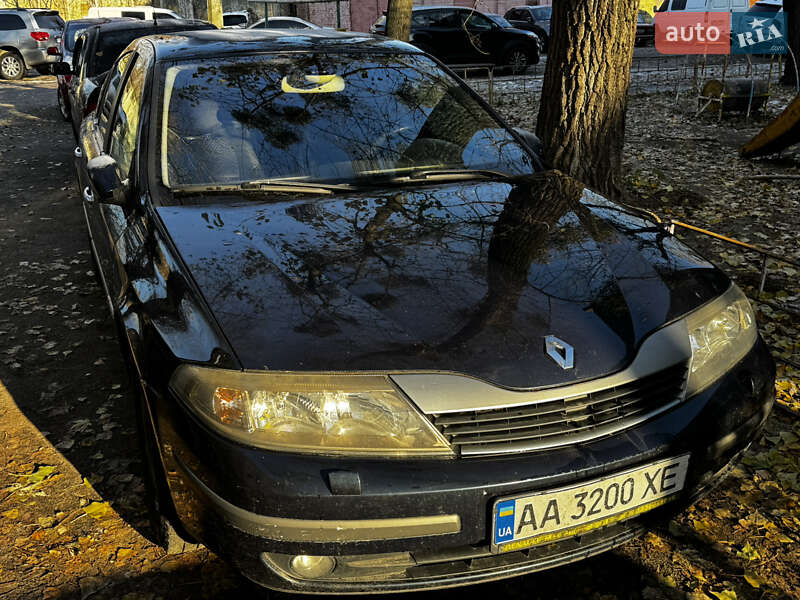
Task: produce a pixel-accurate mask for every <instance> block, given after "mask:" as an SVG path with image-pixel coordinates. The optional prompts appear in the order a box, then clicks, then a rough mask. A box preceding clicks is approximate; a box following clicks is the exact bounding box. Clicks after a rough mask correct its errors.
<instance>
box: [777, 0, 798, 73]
mask: <svg viewBox="0 0 800 600" xmlns="http://www.w3.org/2000/svg"><path fill="white" fill-rule="evenodd" d="M783 11H784V12H785V13H786V42H787V43H788V44H789V50H790V52H788V53H787V55H786V67H785V69H784V71H783V78H782V79H781V83H783V84H785V85H797V70H798V69H800V66H798V63H797V61H800V2H798V1H797V0H783Z"/></svg>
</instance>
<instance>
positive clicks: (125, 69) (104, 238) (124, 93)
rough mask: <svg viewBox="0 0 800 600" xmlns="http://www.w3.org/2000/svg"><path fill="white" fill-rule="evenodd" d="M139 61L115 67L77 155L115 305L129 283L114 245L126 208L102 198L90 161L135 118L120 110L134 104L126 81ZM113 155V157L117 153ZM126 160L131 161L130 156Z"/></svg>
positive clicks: (131, 57)
mask: <svg viewBox="0 0 800 600" xmlns="http://www.w3.org/2000/svg"><path fill="white" fill-rule="evenodd" d="M137 62H138V61H137V56H136V55H135V54H133V53H131V52H127V53H125V54H123V55H122V56H121V57H120V58H119V59H118V60H117V62H116V63H115V64H114V66H113V67H112V70H111V73H110V74H109V76H108V78H107V79H106V82H105V84H104V86H103V90H102V92H101V93H100V99H99V102H98V104H97V109H96V110H95V111H94V112H93V113H91V114H90V115H89V116H87V118H86V120H85V122H84V123H83V124H82V125H81V128H80V143H79V146H78V148H77V149H76V157H75V158H76V162H77V164H76V172H77V173H78V178H79V181H78V183H79V186H80V189H81V196H82V200H83V211H84V215H85V218H86V224H87V227H88V230H89V236H90V240H91V246H92V252H93V253H94V257H95V260H96V261H97V266H98V267H99V269H100V278H101V280H102V283H103V287H104V288H105V292H106V295H107V296H108V299H109V302H110V303H111V304H112V306H114V305H115V304H116V302H117V301H118V300H119V298H120V294H121V293H122V291H123V289H124V287H125V282H126V278H125V274H124V271H123V270H122V269H121V268H120V264H119V261H118V259H117V258H116V256H115V252H114V245H115V243H116V241H117V240H118V239H119V238H120V236H121V235H122V232H123V231H124V230H125V219H126V217H125V210H124V208H123V207H122V206H119V205H116V204H111V203H108V202H101V201H100V200H99V199H100V192H99V190H98V189H96V187H95V186H94V184H93V182H92V181H91V179H90V177H89V174H88V170H87V162H88V161H89V160H91V159H93V158H95V157H98V156H100V155H102V154H110V152H109V150H110V145H111V141H112V139H113V138H114V137H115V136H119V130H120V129H123V130H125V131H127V123H128V121H129V120H130V118H131V117H129V116H128V114H127V113H128V112H131V113H132V111H131V110H130V109H128V110H127V112H126V111H125V108H124V107H123V108H121V112H122V115H121V116H120V115H118V112H119V111H118V110H117V109H118V107H122V100H123V99H124V100H126V104H127V105H130V104H131V100H130V96H131V92H130V91H128V89H127V87H126V84H127V82H128V81H129V80H130V78H131V75H130V74H131V73H132V72H133V67H135V66H136V64H137ZM138 105H139V101H138V100H137V103H136V106H137V110H136V120H137V122H138ZM125 144H128V145H129V142H128V141H127V138H126V141H125V142H124V143H123V145H120V142H116V143H115V151H116V152H119V149H120V148H123V147H126V146H125ZM111 156H112V158H113V155H111ZM124 160H125V161H127V159H124ZM124 164H125V163H124V162H123V165H124ZM125 178H127V175H122V176H121V177H120V180H123V179H125Z"/></svg>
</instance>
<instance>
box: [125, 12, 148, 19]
mask: <svg viewBox="0 0 800 600" xmlns="http://www.w3.org/2000/svg"><path fill="white" fill-rule="evenodd" d="M122 16H123V17H133V18H134V19H142V20H144V13H143V12H141V11H138V10H123V11H122Z"/></svg>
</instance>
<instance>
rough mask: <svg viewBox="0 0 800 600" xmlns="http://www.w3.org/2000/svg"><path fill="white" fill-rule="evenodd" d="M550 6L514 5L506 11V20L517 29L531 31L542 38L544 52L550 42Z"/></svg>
mask: <svg viewBox="0 0 800 600" xmlns="http://www.w3.org/2000/svg"><path fill="white" fill-rule="evenodd" d="M552 12H553V7H552V6H515V7H513V8H510V9H508V10H507V11H506V14H505V15H504V16H505V18H506V20H507V21H508V22H509V23H511V25H513V26H514V27H516V28H517V29H524V30H526V31H532V32H533V33H535V34H536V35H538V36H539V38H540V39H541V40H542V46H543V47H544V52H547V48H548V47H549V44H550V17H551V16H552Z"/></svg>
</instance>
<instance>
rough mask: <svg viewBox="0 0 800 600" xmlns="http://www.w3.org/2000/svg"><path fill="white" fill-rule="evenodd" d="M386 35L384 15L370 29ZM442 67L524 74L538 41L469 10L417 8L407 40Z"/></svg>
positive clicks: (536, 52) (534, 60) (533, 61)
mask: <svg viewBox="0 0 800 600" xmlns="http://www.w3.org/2000/svg"><path fill="white" fill-rule="evenodd" d="M370 32H371V33H377V34H380V35H384V34H385V33H386V15H383V16H381V17H380V18H379V19H378V20H377V21H376V22H375V24H374V25H373V26H372V27H371V28H370ZM409 41H410V42H411V43H412V44H414V45H415V46H416V47H417V48H419V49H420V50H423V51H424V52H427V53H428V54H430V55H431V56H435V57H436V58H438V59H439V60H441V61H442V62H443V63H445V64H449V65H457V64H478V63H491V64H494V65H498V66H509V67H511V70H512V72H514V73H524V72H525V71H526V70H527V69H528V66H529V65H532V64H536V63H538V62H539V38H538V36H537V35H536V34H535V33H533V32H531V31H523V30H520V29H514V28H513V27H508V26H506V24H505V23H502V24H501V23H500V22H499V21H495V20H493V19H492V18H490V17H489V16H487V15H485V14H483V13H480V12H478V11H476V10H472V9H471V8H464V7H460V6H424V7H423V6H419V7H415V8H414V9H412V11H411V36H410V40H409Z"/></svg>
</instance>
